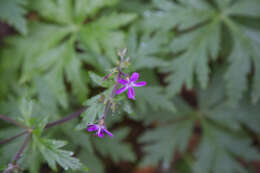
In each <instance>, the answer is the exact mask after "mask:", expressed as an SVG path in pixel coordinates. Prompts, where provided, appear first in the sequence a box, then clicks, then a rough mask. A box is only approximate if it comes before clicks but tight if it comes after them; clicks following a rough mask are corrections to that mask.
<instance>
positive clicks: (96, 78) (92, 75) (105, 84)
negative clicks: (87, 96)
mask: <svg viewBox="0 0 260 173" xmlns="http://www.w3.org/2000/svg"><path fill="white" fill-rule="evenodd" d="M89 77H90V78H91V80H92V81H93V82H94V84H96V85H97V86H101V87H104V88H108V87H109V86H111V82H110V81H108V80H109V79H107V80H104V77H101V76H99V75H97V74H96V73H94V72H89Z"/></svg>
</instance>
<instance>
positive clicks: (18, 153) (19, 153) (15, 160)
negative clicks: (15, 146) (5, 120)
mask: <svg viewBox="0 0 260 173" xmlns="http://www.w3.org/2000/svg"><path fill="white" fill-rule="evenodd" d="M31 134H32V133H31V132H29V133H28V134H27V136H26V138H25V140H24V142H23V144H22V146H21V148H20V149H19V150H18V152H17V153H16V155H15V156H14V158H13V160H12V164H14V165H16V163H17V161H18V160H19V159H20V158H21V154H22V153H23V151H24V149H25V147H26V146H27V144H28V143H29V140H30V138H31Z"/></svg>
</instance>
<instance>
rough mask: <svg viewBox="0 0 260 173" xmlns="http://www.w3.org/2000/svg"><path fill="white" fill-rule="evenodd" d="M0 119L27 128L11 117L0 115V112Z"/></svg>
mask: <svg viewBox="0 0 260 173" xmlns="http://www.w3.org/2000/svg"><path fill="white" fill-rule="evenodd" d="M0 119H2V120H4V121H6V122H9V123H11V124H14V125H16V126H19V127H21V128H25V129H28V127H26V126H25V125H23V124H21V123H20V122H18V121H16V120H14V119H12V118H9V117H8V116H6V115H1V114H0Z"/></svg>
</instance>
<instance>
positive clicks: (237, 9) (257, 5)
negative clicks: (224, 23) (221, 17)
mask: <svg viewBox="0 0 260 173" xmlns="http://www.w3.org/2000/svg"><path fill="white" fill-rule="evenodd" d="M226 13H227V14H229V15H235V16H247V17H259V16H260V2H259V1H258V0H250V1H243V0H237V1H236V3H234V4H233V5H232V6H231V7H230V8H228V9H227V10H226Z"/></svg>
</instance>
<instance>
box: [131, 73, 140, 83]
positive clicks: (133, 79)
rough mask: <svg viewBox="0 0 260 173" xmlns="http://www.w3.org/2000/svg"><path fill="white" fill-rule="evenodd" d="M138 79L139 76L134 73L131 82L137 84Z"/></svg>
mask: <svg viewBox="0 0 260 173" xmlns="http://www.w3.org/2000/svg"><path fill="white" fill-rule="evenodd" d="M138 78H139V74H138V73H137V72H134V73H133V74H132V76H131V78H130V81H131V82H135V81H137V80H138Z"/></svg>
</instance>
